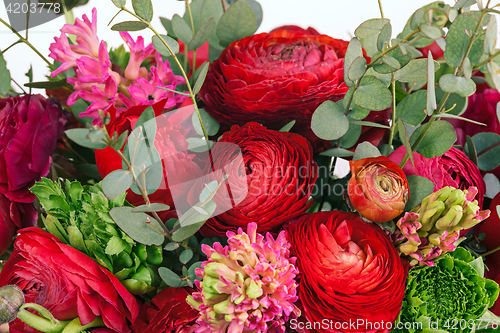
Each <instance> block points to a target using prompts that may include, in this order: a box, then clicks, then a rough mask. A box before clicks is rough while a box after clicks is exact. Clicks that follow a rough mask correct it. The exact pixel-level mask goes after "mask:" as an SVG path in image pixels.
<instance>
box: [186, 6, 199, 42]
mask: <svg viewBox="0 0 500 333" xmlns="http://www.w3.org/2000/svg"><path fill="white" fill-rule="evenodd" d="M185 2H186V10H187V11H188V14H189V20H190V21H191V30H192V31H193V37H194V35H195V34H196V31H194V21H193V13H191V6H190V5H189V0H185Z"/></svg>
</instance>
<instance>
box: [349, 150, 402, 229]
mask: <svg viewBox="0 0 500 333" xmlns="http://www.w3.org/2000/svg"><path fill="white" fill-rule="evenodd" d="M349 165H350V167H351V173H352V176H351V179H350V180H349V184H348V187H347V192H348V194H349V201H350V202H351V205H352V206H353V207H354V208H355V209H356V210H357V211H358V212H359V213H360V214H361V215H363V216H364V217H366V218H367V219H369V220H370V221H373V222H378V223H384V222H387V221H390V220H392V219H394V218H396V217H397V216H398V215H399V214H401V213H402V212H403V210H404V209H405V205H406V202H408V198H409V196H410V189H409V186H408V181H407V180H406V176H405V174H404V172H403V170H401V168H400V167H399V166H398V165H397V164H395V163H394V162H392V161H391V160H390V159H388V158H387V157H385V156H380V157H371V158H364V159H361V160H356V161H350V162H349Z"/></svg>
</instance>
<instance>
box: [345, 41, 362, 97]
mask: <svg viewBox="0 0 500 333" xmlns="http://www.w3.org/2000/svg"><path fill="white" fill-rule="evenodd" d="M362 56H363V49H362V48H361V43H360V42H359V39H357V38H356V37H354V38H353V39H351V41H350V42H349V45H348V46H347V50H346V53H345V57H344V82H345V84H346V85H347V86H348V87H352V85H353V84H354V82H352V81H351V80H349V77H348V75H347V74H348V73H349V68H350V67H351V65H352V63H353V62H354V60H355V59H357V58H358V57H362Z"/></svg>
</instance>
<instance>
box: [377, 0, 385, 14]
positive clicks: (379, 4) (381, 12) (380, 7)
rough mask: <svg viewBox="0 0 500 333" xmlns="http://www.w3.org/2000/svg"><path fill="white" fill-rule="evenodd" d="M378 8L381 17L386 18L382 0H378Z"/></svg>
mask: <svg viewBox="0 0 500 333" xmlns="http://www.w3.org/2000/svg"><path fill="white" fill-rule="evenodd" d="M378 8H379V9H380V17H382V18H384V11H383V10H382V0H378Z"/></svg>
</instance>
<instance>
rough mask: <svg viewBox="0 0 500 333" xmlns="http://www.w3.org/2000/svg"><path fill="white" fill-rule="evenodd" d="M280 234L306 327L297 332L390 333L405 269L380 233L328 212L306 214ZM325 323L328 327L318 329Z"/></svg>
mask: <svg viewBox="0 0 500 333" xmlns="http://www.w3.org/2000/svg"><path fill="white" fill-rule="evenodd" d="M285 230H286V231H287V238H288V240H289V242H290V244H291V245H292V247H291V249H290V251H291V254H292V255H294V256H296V257H297V263H296V265H297V267H298V268H299V271H300V282H299V289H298V290H299V299H300V301H301V304H302V308H303V313H302V316H303V317H305V319H306V321H307V322H308V323H307V322H305V323H304V325H303V326H302V325H301V326H302V327H303V328H304V330H302V331H306V332H389V331H391V329H390V328H392V326H390V325H389V324H391V323H393V322H394V320H395V319H396V317H397V316H398V313H399V311H400V310H401V304H402V301H403V298H404V290H405V283H406V276H407V265H406V263H403V262H402V260H401V259H400V258H399V255H398V252H397V251H396V248H395V247H394V245H393V244H392V242H391V240H390V239H389V237H387V235H386V234H385V233H384V231H382V229H380V228H379V227H378V226H377V225H376V224H370V223H367V222H364V221H362V220H361V218H360V217H359V216H358V215H356V214H351V213H344V212H340V211H332V212H319V213H314V214H305V215H303V216H301V217H299V218H298V219H297V220H295V221H292V222H290V223H289V224H287V225H286V226H285ZM325 321H327V322H328V327H325V326H323V325H318V324H321V323H324V322H325ZM350 321H351V322H355V323H357V324H356V325H355V326H354V327H353V326H352V325H349V322H350ZM346 323H347V325H346ZM377 328H378V329H377Z"/></svg>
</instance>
